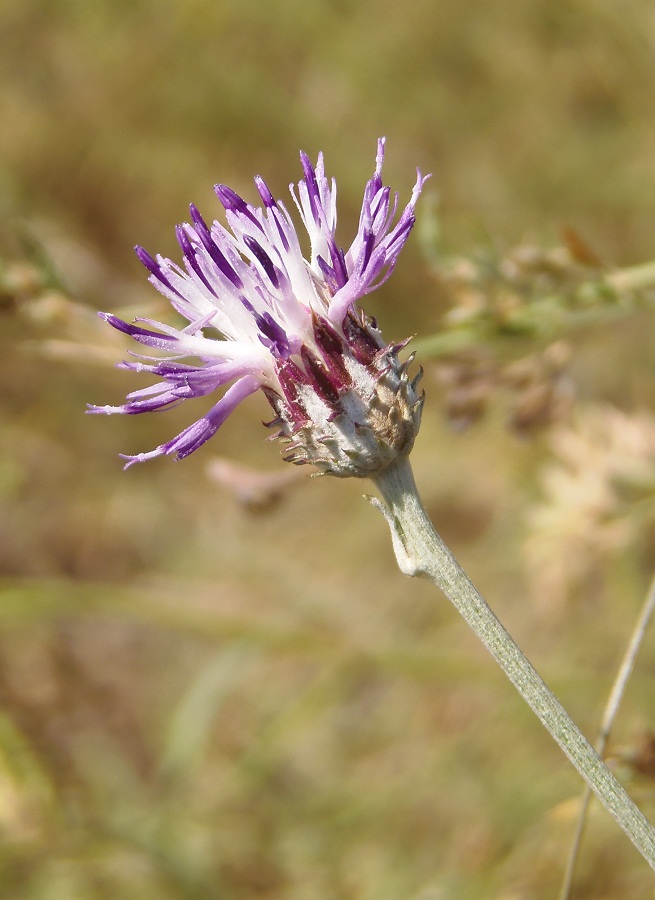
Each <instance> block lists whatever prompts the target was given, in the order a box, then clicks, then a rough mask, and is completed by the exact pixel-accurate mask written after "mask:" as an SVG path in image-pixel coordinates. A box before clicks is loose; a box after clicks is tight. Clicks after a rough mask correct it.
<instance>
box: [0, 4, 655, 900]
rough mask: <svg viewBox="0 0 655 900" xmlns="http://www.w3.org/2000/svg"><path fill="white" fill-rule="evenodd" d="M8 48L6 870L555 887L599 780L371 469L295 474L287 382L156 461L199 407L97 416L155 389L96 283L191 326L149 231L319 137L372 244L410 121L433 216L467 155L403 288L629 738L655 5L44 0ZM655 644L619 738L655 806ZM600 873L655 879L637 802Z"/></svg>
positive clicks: (644, 536)
mask: <svg viewBox="0 0 655 900" xmlns="http://www.w3.org/2000/svg"><path fill="white" fill-rule="evenodd" d="M0 35H1V37H0V41H1V43H2V50H1V52H0V121H1V122H2V126H1V127H0V216H1V222H0V317H1V329H0V341H1V342H2V353H1V356H0V372H1V373H2V374H1V379H2V393H1V395H0V424H1V428H2V440H1V441H0V568H1V580H0V896H2V897H7V898H12V900H18V898H20V900H23V898H25V900H69V898H70V900H87V898H89V900H91V898H111V900H114V898H126V900H127V898H133V897H137V896H138V897H143V898H164V900H168V898H170V900H177V898H217V900H218V898H220V900H223V898H227V900H241V898H266V900H313V898H321V900H323V898H325V900H331V898H334V900H341V898H353V900H355V898H356V900H360V898H361V900H369V898H370V900H406V898H415V900H450V898H456V900H469V898H470V900H473V898H504V900H535V898H537V900H539V898H542V897H543V898H551V897H554V896H556V891H557V888H558V885H559V883H560V880H561V875H562V871H563V869H564V865H565V860H566V856H567V853H568V847H569V844H570V840H571V835H572V832H573V828H574V824H575V818H576V812H577V809H578V798H579V794H580V791H581V782H580V779H579V778H578V777H577V775H576V774H575V773H574V772H573V770H572V769H570V767H569V765H568V763H567V762H566V761H565V759H564V757H563V756H562V755H561V753H560V752H559V750H558V749H557V748H556V746H555V745H554V744H553V743H552V741H551V740H550V738H549V737H548V736H547V735H546V733H545V732H544V731H543V730H542V729H541V727H540V726H539V725H538V723H537V722H536V720H535V719H534V718H533V717H532V715H531V713H530V712H529V711H528V710H527V709H524V708H523V706H522V703H521V701H520V700H519V699H518V697H516V696H515V695H514V691H513V689H512V688H511V687H510V685H509V684H508V683H507V682H506V681H505V679H504V677H503V676H502V675H501V674H500V673H499V672H497V671H496V670H495V667H494V666H493V664H492V662H491V660H490V659H489V658H488V657H487V655H486V653H485V652H484V651H483V650H482V649H481V648H480V647H479V646H478V645H477V643H476V640H475V639H474V638H473V637H472V636H471V635H470V634H469V633H468V632H467V630H466V627H465V625H464V624H463V623H461V622H460V621H459V620H458V619H457V617H456V614H455V613H454V612H453V611H452V610H451V608H450V607H449V605H448V604H447V602H446V601H445V600H444V599H443V598H442V597H441V596H440V595H438V593H437V592H436V591H435V590H433V589H431V588H430V587H429V586H428V585H424V584H422V583H414V582H410V581H408V580H406V579H403V577H402V576H401V575H400V574H399V572H398V571H397V568H396V566H395V562H394V559H393V555H392V552H391V546H390V540H389V534H388V531H387V527H386V524H385V523H384V521H383V520H382V517H381V516H380V515H379V514H378V513H377V512H376V511H375V510H373V509H372V508H371V507H370V506H369V504H367V503H366V502H364V501H363V500H362V494H363V493H364V492H365V491H366V490H369V487H368V485H366V484H363V483H357V482H354V481H337V480H331V479H329V478H324V479H307V478H306V477H304V473H303V471H302V469H300V470H296V469H294V468H291V467H289V466H286V467H285V465H284V464H283V463H282V462H281V460H280V457H279V453H278V451H279V449H280V448H279V447H278V446H277V445H275V444H270V443H267V442H266V440H265V438H266V437H267V432H266V431H265V430H264V429H262V427H261V424H260V423H261V420H262V419H265V418H269V417H270V415H269V410H268V407H267V405H266V403H265V402H264V401H263V399H262V398H260V397H256V398H251V399H250V400H249V401H248V402H247V403H244V404H243V406H242V407H240V408H239V410H238V411H237V412H236V413H235V414H234V415H233V416H232V417H231V418H230V420H229V421H228V423H227V424H226V425H225V426H224V427H223V429H222V430H221V432H220V434H219V435H218V436H217V437H216V438H214V439H213V440H212V441H211V442H210V444H208V445H206V446H205V447H204V448H203V449H202V450H200V451H199V452H198V453H197V454H194V455H193V456H192V457H191V458H189V459H187V460H186V461H183V462H181V463H179V464H173V462H171V460H169V459H165V460H157V461H155V462H152V463H150V464H148V465H143V466H135V467H134V468H132V469H130V471H129V472H125V473H124V472H123V471H122V469H121V461H120V460H119V458H118V456H117V454H118V453H119V452H125V453H136V452H139V451H145V450H150V449H152V448H153V447H155V446H156V445H157V444H159V443H161V442H163V441H164V440H167V439H168V438H170V437H172V436H173V435H175V434H177V433H178V432H179V431H181V430H182V428H184V427H185V426H186V425H187V424H189V423H190V422H191V421H192V420H193V419H194V418H195V417H196V416H197V415H198V414H199V413H198V411H197V410H194V409H193V408H187V406H186V405H183V406H182V407H181V408H178V409H176V410H173V411H170V412H167V413H166V414H163V415H160V416H144V417H111V418H106V419H105V418H101V417H94V418H89V417H85V416H84V414H83V413H84V408H85V404H86V403H87V402H90V403H97V404H109V403H112V404H116V403H120V402H122V398H123V397H124V395H125V393H126V392H127V391H128V390H132V389H134V388H136V387H143V386H144V385H145V382H143V381H139V380H138V377H137V376H132V375H131V374H128V373H125V372H120V371H116V370H115V368H114V363H115V362H117V361H118V360H120V359H121V358H123V357H124V355H125V353H126V351H127V349H128V343H127V340H123V339H122V336H121V335H119V334H117V333H113V332H111V329H109V328H108V327H107V326H105V325H103V323H102V322H100V321H99V320H98V319H97V318H96V316H95V312H96V310H98V309H103V310H110V311H112V312H116V313H118V314H120V315H123V316H124V317H128V318H129V317H132V316H134V315H137V314H146V315H148V314H149V315H153V316H154V317H155V318H158V319H165V318H166V317H167V316H168V311H167V310H166V308H165V306H166V304H165V302H164V300H163V298H161V297H159V295H158V294H157V293H156V291H155V290H154V289H153V288H151V287H150V285H148V283H147V281H146V277H145V274H144V272H143V270H142V268H141V266H140V265H139V263H138V261H137V259H136V257H135V256H134V254H133V252H132V247H133V245H134V244H135V243H139V244H142V245H143V246H145V247H146V248H147V249H148V250H149V251H150V252H151V253H155V252H161V253H164V254H166V255H171V256H173V258H177V256H178V251H177V249H176V244H175V239H174V231H173V228H174V225H175V223H177V222H179V221H183V220H184V219H185V218H186V217H187V216H188V204H189V202H191V201H193V202H195V203H196V204H197V205H198V206H199V207H200V209H201V210H202V211H203V213H204V214H205V216H206V217H209V218H210V219H211V218H213V217H214V216H219V204H218V202H217V201H216V198H215V197H214V195H213V190H212V186H213V185H214V183H215V182H218V181H220V182H223V183H227V184H229V185H230V186H232V187H233V188H234V189H236V190H237V191H239V192H240V193H242V194H243V195H244V196H246V197H247V198H248V199H250V200H254V197H255V194H254V187H253V185H252V178H253V176H254V175H255V174H258V173H259V174H262V175H263V176H264V177H265V178H266V180H267V182H268V184H269V185H270V187H271V189H272V190H273V193H274V194H275V195H276V196H278V197H281V198H285V197H287V185H288V184H289V182H291V181H297V180H298V179H299V177H300V176H301V169H300V165H299V161H298V151H299V150H300V149H304V150H306V151H307V152H308V153H309V154H310V156H312V157H315V155H316V153H317V152H318V151H319V150H323V152H324V153H325V157H326V164H327V169H328V173H329V174H330V175H334V176H335V177H336V178H337V180H338V185H339V201H340V207H339V214H340V231H339V233H338V236H339V237H340V238H341V241H342V243H343V244H344V245H345V244H347V243H349V241H350V239H351V235H352V234H353V229H354V228H355V227H356V222H357V215H358V211H359V205H360V203H361V192H362V189H363V185H364V183H365V181H366V180H367V179H368V178H369V177H370V175H371V173H372V171H373V167H374V160H375V148H376V139H377V138H378V136H380V135H386V137H387V160H386V163H385V181H386V183H387V184H390V185H392V187H394V188H397V189H398V191H399V193H400V199H401V202H403V203H404V202H406V199H407V198H408V196H409V192H410V191H411V187H412V185H413V183H414V180H415V168H416V166H420V167H421V169H422V170H423V171H424V172H426V171H431V172H432V173H433V178H432V180H431V181H430V182H429V184H428V186H427V189H426V194H425V195H424V197H423V198H422V199H421V201H420V205H419V224H418V226H417V228H416V230H415V232H414V234H413V235H412V238H411V240H410V242H409V244H408V246H407V247H406V249H405V251H404V252H403V255H402V257H401V260H400V263H399V265H398V268H397V270H396V273H395V274H394V277H393V278H392V279H391V281H390V282H388V283H387V284H386V285H385V286H384V287H383V288H382V289H381V290H379V291H378V292H377V293H376V294H375V295H373V296H372V297H370V298H368V301H367V304H366V308H367V311H368V312H369V313H370V314H372V315H375V316H376V317H377V319H378V321H379V323H380V325H381V327H382V329H383V332H384V334H385V337H386V338H387V339H388V340H390V341H391V340H400V339H402V338H404V337H406V336H408V335H410V334H413V335H416V348H417V352H418V357H419V361H420V362H421V363H422V364H423V366H424V368H425V370H426V374H425V380H424V383H425V389H426V394H427V400H426V406H425V414H424V426H423V429H422V432H421V435H420V437H419V440H418V442H417V445H416V448H415V450H414V453H413V463H414V468H415V472H416V476H417V481H418V483H419V487H420V489H421V492H422V494H423V496H424V499H425V502H426V504H427V505H428V507H429V509H430V512H431V514H432V515H433V518H434V520H435V523H436V525H437V527H438V529H439V530H440V531H441V533H442V534H443V536H444V538H445V539H446V540H447V542H448V543H449V544H450V546H451V547H452V549H453V550H454V552H455V553H456V555H457V556H458V557H459V558H460V560H461V561H462V563H463V564H464V566H465V567H466V568H467V569H468V570H469V572H470V573H471V575H472V576H473V578H474V580H475V581H476V583H477V584H478V586H479V587H480V588H481V590H482V592H483V593H484V594H485V595H486V596H487V599H488V600H489V601H490V603H491V604H492V606H493V607H494V609H496V610H497V611H498V613H499V614H500V616H501V618H502V619H503V620H504V621H505V622H506V624H508V626H509V628H510V630H511V631H512V632H513V633H514V635H515V636H516V637H517V639H518V640H519V643H520V644H521V645H522V646H523V648H524V650H525V651H526V652H527V653H528V655H529V656H530V657H531V659H532V660H533V662H534V663H535V664H536V666H537V668H538V669H539V670H540V671H541V672H542V674H543V675H544V676H545V678H546V680H547V681H548V682H549V683H550V684H551V685H552V686H553V687H554V689H555V690H556V692H557V693H558V694H559V695H560V697H561V699H562V700H563V701H564V704H565V705H566V706H567V708H568V709H569V711H570V712H571V714H572V715H573V717H574V718H575V719H576V720H577V721H578V723H579V724H580V726H581V727H582V728H583V730H584V731H585V732H586V733H587V734H589V735H590V736H591V737H592V738H593V736H594V734H595V732H596V729H597V727H598V723H599V721H600V716H601V711H602V707H603V703H604V698H605V697H606V696H607V693H608V691H609V687H610V684H611V679H612V674H613V672H614V670H615V669H616V666H617V665H618V661H619V659H620V657H621V654H622V652H623V649H624V647H625V645H626V643H627V641H628V638H629V635H630V632H631V629H632V624H633V621H634V619H635V618H636V615H637V611H638V609H639V605H640V603H641V601H642V598H643V596H644V594H645V592H646V590H647V588H648V584H649V582H650V579H651V577H652V571H653V566H654V563H655V552H654V547H653V538H654V536H655V531H654V527H653V523H654V521H655V515H654V508H655V503H654V499H653V498H654V496H655V424H654V421H655V420H654V419H653V418H652V414H651V410H652V408H653V402H654V401H655V381H654V378H653V376H654V371H653V355H652V338H651V330H652V326H653V314H652V312H651V311H650V306H651V305H652V303H651V301H652V297H651V296H650V295H649V292H648V288H649V284H648V283H646V286H645V287H646V290H645V291H642V292H641V293H639V292H637V293H634V292H631V291H630V290H628V291H627V292H625V291H623V289H622V288H621V284H622V282H620V280H619V281H614V282H612V281H611V278H612V273H616V271H617V270H618V271H623V270H624V269H626V268H629V267H633V266H636V265H638V264H641V263H647V262H648V261H649V260H651V258H652V257H654V256H655V253H654V249H653V230H654V228H655V156H654V154H653V147H654V146H655V113H654V112H653V110H654V109H655V102H654V101H655V7H653V5H652V3H650V2H648V0H627V2H624V3H621V4H617V3H615V2H612V0H593V2H592V0H571V2H563V0H526V2H523V3H520V4H517V3H513V2H510V0H498V2H494V3H487V2H483V0H465V2H459V3H454V2H448V0H436V2H435V0H412V2H409V3H407V4H405V5H404V6H403V7H402V11H401V10H400V7H399V4H397V3H395V2H390V0H376V2H372V0H359V2H354V0H316V2H314V3H307V2H305V0H267V2H265V3H258V2H254V0H240V2H228V0H168V2H166V3H161V2H155V0H131V2H129V3H128V2H125V0H112V2H109V0H96V2H94V3H84V2H80V0H28V2H25V0H20V2H19V0H4V2H3V3H2V5H1V6H0ZM608 273H609V277H610V282H609V283H608V282H607V280H606V279H607V277H608ZM646 281H648V280H647V279H646ZM590 283H591V284H592V287H591V288H588V285H589V284H590ZM608 284H609V287H608ZM617 285H618V287H617ZM615 288H616V290H615ZM581 298H582V299H581ZM599 298H600V299H599ZM533 301H534V302H533ZM542 301H543V302H542ZM601 301H602V303H605V306H602V303H601ZM531 304H532V305H531ZM601 306H602V309H601ZM553 310H555V312H556V313H557V315H555V316H553V315H551V313H552V312H553ZM546 312H548V316H547V315H546ZM564 313H566V315H564ZM583 313H584V315H583ZM569 314H570V315H569ZM546 318H547V319H548V327H542V323H543V322H544V321H545V319H546ZM169 320H170V319H169ZM519 320H520V323H523V324H522V325H521V327H520V328H519V327H518V325H517V322H519ZM526 321H527V323H528V325H527V326H525V327H524V325H525V322H526ZM489 323H491V325H490V324H489ZM508 323H509V325H510V326H511V327H508ZM573 325H574V326H575V327H572V326H573ZM444 329H445V332H444ZM449 329H450V330H449ZM467 329H468V331H467ZM451 332H452V333H454V334H455V335H456V336H457V335H460V336H462V335H463V340H462V341H460V343H463V344H464V345H465V347H464V351H463V352H462V353H451V352H450V351H449V352H446V350H445V349H444V347H443V346H442V345H439V343H438V341H439V335H441V334H444V333H446V334H450V333H451ZM517 335H518V338H517V340H516V341H514V337H516V336H517ZM435 336H436V340H437V343H436V344H435V343H434V340H433V339H435ZM431 340H433V342H432V344H431V343H430V341H431ZM446 349H447V348H446ZM298 475H300V477H297V476H298ZM654 672H655V648H653V646H652V641H651V642H650V645H648V644H647V645H646V646H645V648H644V650H643V652H642V655H641V657H640V660H639V665H638V667H637V670H636V672H635V674H634V676H633V679H632V681H631V683H630V687H629V692H628V695H627V697H626V699H625V702H624V705H623V708H622V712H621V715H620V717H619V721H618V723H617V726H616V730H615V735H614V740H613V743H612V745H611V747H610V754H611V763H612V765H613V766H614V767H615V769H616V771H617V773H618V774H619V775H620V777H621V778H622V779H623V780H624V781H625V783H626V785H627V786H628V788H629V790H630V791H631V793H632V794H633V795H634V796H635V798H636V800H637V801H638V802H639V803H640V804H641V805H642V807H643V809H644V811H645V812H646V813H647V814H649V815H650V816H651V818H652V816H653V814H655V795H654V788H653V782H652V780H651V779H652V775H653V771H654V769H655V765H654V764H653V758H654V755H655V751H654V749H653V746H654V745H653V738H652V732H651V729H655V712H654V710H653V688H652V685H653V674H654ZM573 896H574V897H575V898H592V897H593V898H617V897H621V898H632V897H634V898H642V897H647V896H655V893H654V892H653V883H652V873H650V871H649V870H648V868H647V866H646V864H645V863H644V862H643V861H642V860H641V859H640V857H639V856H638V855H637V853H636V852H635V851H634V850H633V849H632V847H631V846H630V844H629V843H628V841H627V839H626V838H624V837H623V836H622V835H621V833H620V832H619V831H618V829H617V828H616V826H615V825H614V824H613V823H612V822H611V821H610V820H609V818H608V816H607V815H606V814H605V813H604V812H602V811H600V810H598V809H593V810H592V815H591V819H590V826H589V830H588V833H587V837H586V841H585V843H584V845H583V851H582V856H581V859H580V863H579V869H578V876H577V881H576V887H575V892H574V894H573Z"/></svg>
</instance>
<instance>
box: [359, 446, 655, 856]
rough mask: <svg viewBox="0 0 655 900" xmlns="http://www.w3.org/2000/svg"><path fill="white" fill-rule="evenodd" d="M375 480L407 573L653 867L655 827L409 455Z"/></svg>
mask: <svg viewBox="0 0 655 900" xmlns="http://www.w3.org/2000/svg"><path fill="white" fill-rule="evenodd" d="M374 481H375V484H376V485H377V487H378V488H379V490H380V492H381V493H382V496H383V497H384V501H385V502H384V504H382V503H380V501H378V500H373V503H374V504H375V505H376V506H378V507H379V508H380V509H381V510H382V512H383V513H384V515H385V517H386V519H387V522H388V523H389V526H390V528H391V536H392V540H393V546H394V550H395V552H396V558H397V560H398V565H399V566H400V569H401V571H402V572H403V573H404V574H405V575H410V576H415V575H421V576H424V577H426V578H428V579H430V580H431V581H433V582H434V584H436V585H437V587H439V588H440V589H441V590H442V591H443V593H444V594H445V595H446V596H447V597H448V599H449V600H450V601H451V603H452V604H453V605H454V606H455V607H456V609H457V610H458V611H459V612H460V613H461V615H462V616H463V617H464V619H465V620H466V621H467V623H468V624H469V625H470V626H471V628H472V629H473V630H474V631H475V633H476V634H477V636H478V637H479V638H480V640H481V641H482V643H483V644H484V645H485V646H486V647H487V649H488V650H489V651H490V653H491V654H492V656H493V657H494V659H495V660H496V662H497V663H498V664H499V665H500V667H501V668H502V670H503V671H504V672H505V674H506V675H507V677H508V678H509V679H510V681H511V682H512V684H513V685H514V686H515V687H516V689H517V690H518V692H519V693H520V694H521V696H522V697H523V699H524V700H525V701H526V702H527V703H528V705H529V706H530V708H531V709H532V710H533V712H534V713H535V714H536V715H537V716H538V718H539V719H540V721H541V723H542V724H543V725H544V726H545V727H546V728H547V729H548V731H549V732H550V734H551V735H552V736H553V737H554V738H555V740H556V741H557V743H558V744H559V745H560V747H561V748H562V750H563V751H564V753H565V754H566V755H567V756H568V758H569V760H570V761H571V762H572V763H573V765H574V766H575V768H576V769H577V770H578V772H579V773H580V774H581V775H582V777H583V778H584V779H585V781H586V782H587V783H588V784H589V786H590V787H591V789H592V790H593V791H594V793H595V794H596V795H597V797H598V798H599V800H600V801H601V803H602V804H603V806H605V808H606V809H607V810H608V811H609V812H610V813H611V814H612V815H613V816H614V818H615V819H616V821H617V822H618V824H619V825H620V826H621V828H622V829H623V830H624V831H625V833H626V834H627V835H628V837H629V838H630V840H631V841H632V842H633V844H634V845H635V846H636V847H637V849H638V850H639V852H640V853H641V854H642V856H643V857H644V858H645V859H646V860H647V861H648V863H649V865H650V866H651V867H652V868H653V869H655V829H654V828H653V826H652V825H651V824H650V822H648V820H647V819H646V818H645V816H644V815H643V813H642V812H641V811H640V810H639V809H638V808H637V806H635V804H634V803H633V801H632V800H631V799H630V797H629V796H628V795H627V793H626V791H625V790H624V788H623V787H622V786H621V785H620V784H619V782H618V781H617V780H616V778H615V777H614V775H613V774H612V773H611V772H610V770H609V769H608V768H607V766H606V765H605V763H604V762H603V761H602V759H601V758H600V757H599V756H598V754H597V753H596V751H595V750H594V749H593V747H592V746H591V744H590V743H589V742H588V741H587V739H586V738H585V737H584V735H583V734H582V733H581V731H580V730H579V728H578V727H577V725H576V724H575V723H574V722H573V720H572V719H571V717H570V716H569V714H568V713H567V712H566V710H565V709H564V707H563V706H562V705H561V703H560V702H559V700H557V698H556V697H555V696H554V694H553V693H552V691H550V689H549V688H548V687H547V686H546V684H545V683H544V681H543V680H542V678H541V677H540V676H539V674H538V673H537V672H536V670H535V669H534V668H533V666H532V665H531V663H530V662H529V661H528V659H527V658H526V657H525V655H524V654H523V652H522V651H521V650H520V649H519V647H518V646H517V645H516V643H515V642H514V640H513V639H512V637H511V636H510V635H509V634H508V632H507V631H506V630H505V628H504V627H503V625H501V623H500V622H499V621H498V619H497V618H496V616H495V615H494V614H493V612H492V611H491V609H490V608H489V606H488V605H487V603H486V601H485V600H484V598H483V597H482V595H481V594H480V593H479V591H478V590H477V589H476V588H475V587H474V585H473V583H472V582H471V580H470V579H469V577H468V576H467V575H466V573H465V572H464V570H463V569H462V568H461V567H460V565H459V563H458V562H457V560H456V559H455V557H454V556H453V555H452V553H451V552H450V550H449V549H448V548H447V547H446V545H445V544H444V542H443V541H442V540H441V538H440V537H439V535H438V534H437V533H436V531H435V530H434V527H433V525H432V523H431V522H430V519H429V517H428V515H427V513H426V511H425V509H424V508H423V505H422V503H421V500H420V498H419V496H418V493H417V489H416V485H415V483H414V476H413V474H412V469H411V466H410V464H409V460H408V459H407V458H403V459H399V460H397V461H396V462H395V463H394V464H393V465H391V466H389V467H388V468H387V469H386V470H385V471H383V472H382V473H381V474H380V475H378V476H377V477H376V478H375V479H374Z"/></svg>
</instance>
